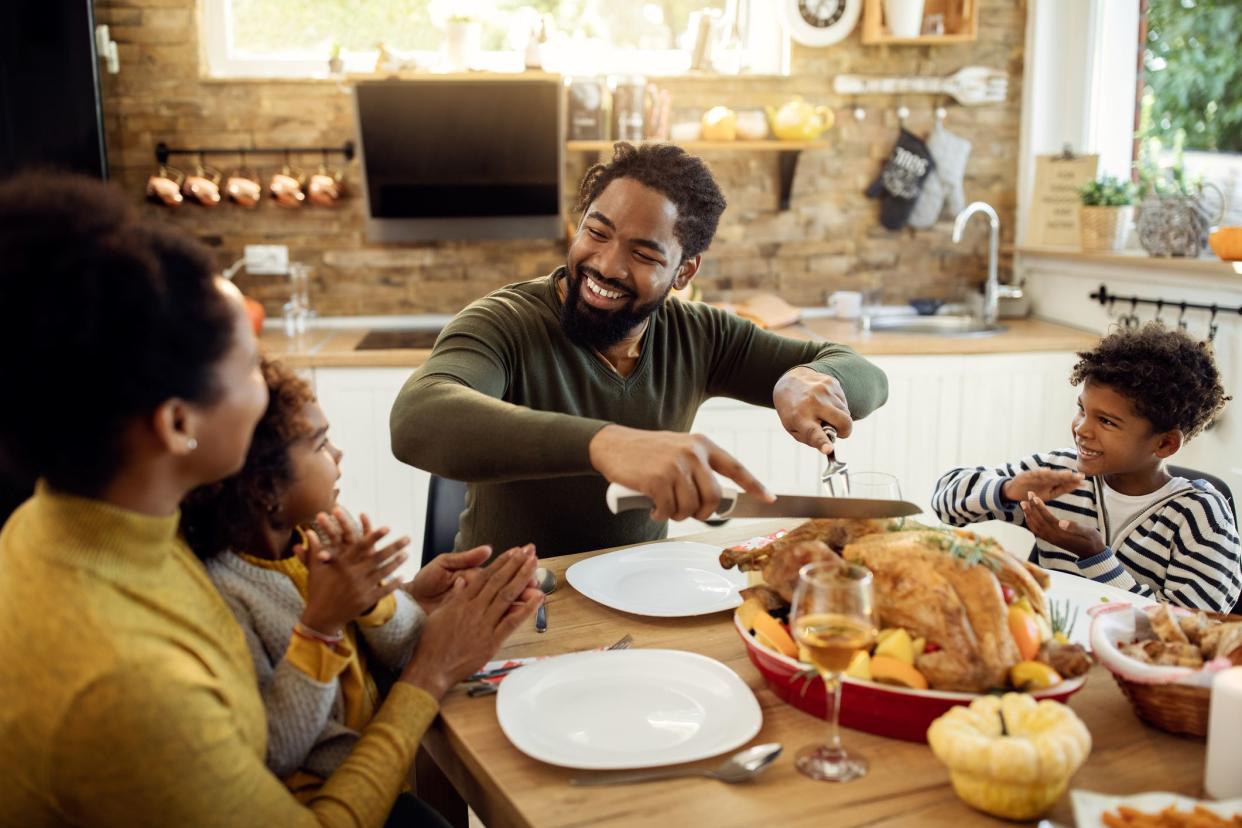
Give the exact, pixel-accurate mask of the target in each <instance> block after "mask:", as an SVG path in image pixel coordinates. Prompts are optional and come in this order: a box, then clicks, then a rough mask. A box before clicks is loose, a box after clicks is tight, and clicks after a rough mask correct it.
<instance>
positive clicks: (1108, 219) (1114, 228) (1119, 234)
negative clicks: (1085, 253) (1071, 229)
mask: <svg viewBox="0 0 1242 828" xmlns="http://www.w3.org/2000/svg"><path fill="white" fill-rule="evenodd" d="M1081 210H1082V212H1081V213H1080V214H1079V225H1080V228H1081V230H1082V249H1083V250H1104V251H1112V250H1121V249H1123V248H1124V247H1125V246H1126V236H1127V235H1128V234H1129V232H1130V219H1131V218H1132V217H1133V215H1134V207H1132V206H1130V205H1126V206H1125V207H1088V206H1086V205H1083V206H1082V207H1081Z"/></svg>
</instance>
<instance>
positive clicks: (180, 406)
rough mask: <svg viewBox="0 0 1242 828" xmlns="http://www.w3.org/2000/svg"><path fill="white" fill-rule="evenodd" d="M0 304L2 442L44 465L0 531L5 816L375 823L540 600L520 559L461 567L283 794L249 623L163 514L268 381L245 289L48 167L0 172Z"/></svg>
mask: <svg viewBox="0 0 1242 828" xmlns="http://www.w3.org/2000/svg"><path fill="white" fill-rule="evenodd" d="M0 307H4V308H6V309H7V310H8V311H9V312H8V314H7V316H8V318H7V320H6V323H5V325H3V326H0V383H2V384H3V387H4V389H5V396H6V400H5V404H4V405H0V456H2V457H3V460H4V465H6V466H8V467H10V468H15V469H17V470H19V471H21V472H23V473H25V474H28V475H30V476H31V477H32V478H33V477H37V478H38V479H39V484H38V487H37V490H36V493H35V495H34V497H32V498H31V499H30V500H28V501H27V502H26V503H24V504H23V505H22V506H20V507H19V508H18V509H17V510H16V511H15V512H14V513H13V515H12V516H11V517H10V518H9V520H8V522H7V523H6V524H5V525H4V528H3V529H2V530H0V652H4V653H6V654H8V656H7V657H6V658H5V659H3V661H2V662H0V698H2V699H4V704H3V705H0V803H3V805H2V806H0V825H3V826H9V825H12V826H23V827H24V828H40V827H41V826H53V825H89V826H147V825H150V826H168V825H178V826H191V825H193V826H211V825H220V826H246V825H255V826H265V828H266V826H299V825H307V826H310V825H349V826H378V825H382V824H383V823H384V820H385V817H386V815H387V813H388V811H389V809H390V808H391V807H392V804H393V801H394V799H395V798H396V796H397V793H398V792H399V791H400V789H401V787H402V784H403V781H404V779H405V777H406V774H407V771H408V769H409V766H410V764H411V761H412V759H413V757H414V753H415V750H416V749H417V745H418V741H419V739H420V738H421V736H422V733H423V732H424V730H425V729H426V727H427V725H428V724H429V723H430V721H431V720H432V718H434V716H435V714H436V711H437V709H438V700H439V698H440V697H442V696H443V694H444V693H445V692H446V691H447V689H448V688H449V687H450V686H452V684H454V683H455V682H456V681H458V680H459V679H460V678H462V677H464V676H465V675H468V674H469V673H470V672H472V671H474V670H475V669H477V668H478V667H479V666H480V665H481V664H482V663H483V662H485V661H486V660H487V659H488V658H489V657H490V656H491V655H492V654H493V653H494V652H495V650H496V649H497V648H498V647H499V645H500V644H501V643H502V642H503V640H504V639H505V638H506V637H507V636H508V634H509V633H510V632H511V631H512V630H513V629H515V628H516V627H517V626H518V625H519V624H520V623H522V621H523V620H524V619H525V618H527V617H529V615H530V614H531V613H532V612H533V611H534V608H535V607H536V606H537V604H538V603H539V600H540V595H539V593H538V591H537V590H533V589H531V588H530V586H529V583H530V578H531V575H532V574H533V570H534V566H535V561H534V559H533V557H532V556H530V555H529V554H525V553H524V552H523V551H522V550H515V551H514V552H511V553H506V554H505V555H504V556H502V557H501V558H500V559H499V560H498V561H497V562H496V563H494V564H493V565H492V566H491V567H489V568H488V569H487V570H484V571H483V573H482V574H481V576H480V577H477V578H473V579H470V580H469V582H468V583H467V582H465V581H464V580H463V581H462V582H460V583H458V584H457V585H456V586H455V587H454V589H453V590H452V592H451V594H450V595H449V597H448V598H447V599H446V600H445V601H444V603H443V605H442V606H441V607H440V608H439V609H438V610H437V611H436V612H435V613H434V614H433V616H432V617H430V618H428V620H427V623H426V625H425V627H424V629H423V633H422V636H421V637H420V640H419V644H418V649H417V651H416V655H415V657H414V658H413V659H411V660H410V662H409V664H408V666H407V668H406V669H405V670H404V671H403V672H402V674H401V676H400V678H399V680H398V681H397V682H396V684H395V685H394V687H393V688H392V690H391V691H390V692H389V695H388V697H387V699H386V700H385V701H384V703H383V704H382V705H380V706H379V708H378V710H377V711H376V712H375V715H374V717H373V718H372V720H371V722H370V724H369V725H368V726H367V728H366V729H365V731H364V732H363V734H362V736H361V738H360V739H359V740H358V742H357V744H356V746H355V748H354V750H353V751H352V753H351V754H350V755H349V756H348V758H346V759H345V761H344V762H343V763H342V764H341V765H340V767H339V769H338V770H337V771H336V772H335V773H334V774H332V776H331V777H330V778H329V779H328V780H327V781H326V782H325V784H324V785H323V787H322V788H321V789H320V790H319V791H318V793H317V794H316V795H315V797H314V798H313V799H312V800H311V801H310V802H309V803H308V805H306V806H304V805H302V804H299V803H298V802H297V800H295V799H294V798H293V796H292V795H291V794H290V793H289V791H288V790H287V789H286V788H285V786H284V785H282V784H281V782H280V780H279V779H277V778H276V777H275V776H273V775H272V774H271V773H270V772H269V771H268V770H267V768H266V767H265V766H264V756H265V753H266V740H267V728H266V722H265V718H264V711H263V703H262V700H261V698H260V696H259V691H258V685H257V682H256V678H255V672H254V667H253V664H252V663H251V659H250V654H249V652H248V650H247V647H246V642H245V638H244V636H243V634H242V631H241V629H240V628H239V627H238V625H237V623H236V621H235V620H234V618H233V616H232V614H231V613H230V612H229V609H228V606H227V605H226V604H225V603H224V601H223V600H222V599H221V598H220V596H219V594H218V593H217V592H216V590H215V589H214V588H213V586H212V584H211V582H210V580H208V578H207V575H206V572H205V571H204V569H203V566H202V564H201V563H199V561H198V560H197V559H196V558H195V557H194V556H193V555H192V554H191V552H190V551H189V549H187V548H186V546H185V544H184V543H183V542H182V541H181V540H180V539H179V538H178V536H177V524H178V503H179V502H180V501H181V499H182V498H183V497H184V496H185V494H186V493H187V492H188V491H190V490H191V489H193V488H194V487H196V486H199V485H201V484H204V483H208V482H211V481H213V480H217V479H220V478H222V477H225V476H227V475H229V474H231V473H233V472H235V471H237V469H239V468H240V467H241V465H242V462H243V459H244V457H245V454H246V450H247V447H248V445H249V441H250V435H251V432H252V430H253V428H254V425H255V423H256V422H257V421H258V418H259V416H260V414H261V413H262V411H263V409H264V406H265V404H266V402H267V394H266V390H265V386H264V382H263V377H262V376H261V374H260V373H259V354H258V348H257V343H256V340H255V338H254V335H253V333H252V332H251V330H250V328H249V322H248V319H247V317H246V314H245V311H244V307H243V305H242V301H241V296H240V294H239V293H238V292H237V290H236V289H235V288H234V287H233V286H232V285H230V284H229V283H227V282H225V281H223V280H220V279H218V278H213V277H212V275H211V265H210V262H209V260H208V258H207V256H206V254H205V253H204V252H203V251H202V250H201V249H200V248H198V247H197V246H196V245H194V244H192V243H189V242H187V241H185V240H183V238H181V237H180V236H179V235H177V234H174V233H173V232H172V231H169V230H163V229H160V228H157V227H154V226H145V225H141V224H139V223H137V222H136V221H135V220H134V218H133V217H132V215H131V213H130V211H129V210H128V208H127V207H126V205H125V201H124V196H123V195H122V194H121V193H120V192H118V191H115V190H112V189H110V188H108V187H106V186H105V185H103V184H100V183H98V182H89V181H87V180H84V179H81V180H79V179H74V180H68V179H51V178H49V177H48V176H46V175H45V176H40V177H37V178H36V177H22V178H17V179H12V180H10V181H8V182H6V183H4V184H0ZM16 654H20V656H18V655H16Z"/></svg>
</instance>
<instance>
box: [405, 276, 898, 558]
mask: <svg viewBox="0 0 1242 828" xmlns="http://www.w3.org/2000/svg"><path fill="white" fill-rule="evenodd" d="M563 275H564V270H563V269H560V270H557V271H556V272H554V273H552V274H551V275H549V276H546V277H544V278H542V279H535V280H533V281H530V282H522V283H520V284H516V285H510V286H508V287H505V288H502V289H501V290H498V291H496V292H495V293H492V294H491V295H489V296H487V297H484V298H483V299H480V300H478V301H477V302H474V303H473V304H471V305H470V306H469V307H467V308H466V309H465V310H463V311H462V312H461V313H460V314H458V315H457V317H456V318H455V319H454V320H453V321H452V322H450V323H449V325H448V326H447V327H446V328H445V329H444V332H443V333H442V334H441V335H440V338H439V339H438V340H437V342H436V345H435V348H434V350H433V351H432V353H431V357H430V358H429V359H428V360H427V363H426V364H425V365H424V366H423V367H422V368H421V369H420V370H419V371H418V372H417V373H416V374H415V375H414V376H413V377H411V378H410V380H409V381H408V382H406V384H405V387H404V388H402V389H401V393H400V394H399V395H398V396H397V400H396V403H395V404H394V405H393V409H392V416H391V420H390V425H391V429H392V449H393V453H394V454H395V455H396V456H397V458H398V459H400V460H402V461H403V462H406V463H409V464H410V465H412V466H417V467H418V468H421V469H425V470H427V471H430V472H432V473H433V474H438V475H440V476H442V477H447V478H450V479H453V480H464V481H467V482H468V483H469V484H470V486H469V492H468V495H467V499H466V503H467V505H466V511H465V512H464V513H463V514H462V517H461V526H460V530H459V532H458V535H457V542H456V547H457V548H458V549H468V548H471V547H473V546H477V545H479V544H484V543H488V544H491V545H492V546H493V548H495V549H496V550H502V549H506V548H508V547H510V546H516V545H518V544H523V543H534V544H535V545H536V548H537V549H538V551H539V555H540V556H541V557H548V556H553V555H566V554H571V553H574V552H582V551H586V550H589V549H598V548H601V547H607V546H618V545H621V544H627V543H637V542H641V541H645V540H654V539H658V538H662V537H664V535H665V532H666V530H667V524H666V523H664V522H660V523H656V522H653V521H652V520H650V518H649V516H648V514H647V513H646V512H642V511H638V512H625V513H622V514H620V515H612V514H611V513H609V511H608V508H607V507H606V506H605V505H604V492H605V490H606V489H607V487H608V483H607V481H606V480H604V478H603V477H602V476H600V475H599V474H598V473H597V472H596V471H595V470H594V469H593V468H592V467H591V462H590V458H589V451H588V445H589V443H590V441H591V438H592V437H594V436H595V433H596V432H597V431H599V430H600V429H601V428H603V427H604V426H606V425H608V424H610V423H619V424H621V425H624V426H629V427H631V428H641V429H651V430H662V431H680V432H686V431H689V429H690V425H691V423H693V422H694V416H695V413H696V412H697V411H698V409H699V406H700V405H702V403H703V401H704V400H706V399H708V398H709V397H732V398H734V399H737V400H742V401H743V402H748V403H751V404H753V405H763V406H768V407H771V405H772V388H773V386H774V385H775V384H776V381H777V380H778V379H779V378H780V376H781V375H782V374H784V373H785V372H786V371H788V370H789V369H790V368H794V367H796V366H799V365H805V366H807V367H810V368H813V369H814V370H816V371H819V372H820V373H823V374H830V375H832V376H834V377H836V378H837V379H838V380H839V381H840V383H841V386H842V388H843V389H844V391H845V395H846V399H848V400H849V406H850V414H851V415H852V416H853V417H854V418H855V419H858V418H860V417H864V416H866V415H867V414H869V413H871V412H872V411H874V410H875V409H876V408H878V407H879V406H880V405H882V404H883V403H884V401H885V398H886V397H887V394H888V382H887V380H886V379H885V377H884V373H883V372H882V371H880V369H878V368H876V367H875V366H874V365H872V364H871V363H869V362H868V361H867V360H865V359H863V358H862V357H860V356H859V355H858V354H856V353H855V352H854V351H853V350H851V349H850V348H847V347H845V346H843V345H833V344H829V343H824V342H799V341H796V340H793V339H788V338H786V337H782V336H778V335H776V334H773V333H770V332H768V331H764V330H761V329H760V328H758V327H756V326H755V325H754V324H752V323H751V322H749V321H746V320H744V319H741V318H740V317H737V316H734V315H733V314H730V313H727V312H725V311H722V310H719V309H717V308H712V307H709V306H707V305H703V304H698V303H687V302H682V301H679V300H677V299H671V298H670V299H669V300H668V301H666V302H664V303H663V304H662V305H661V306H660V308H659V310H657V311H656V312H655V313H654V314H653V315H652V316H651V321H650V324H649V325H648V327H647V331H646V333H645V334H644V336H643V339H642V343H641V348H642V354H641V356H640V357H639V359H638V363H637V365H636V366H635V367H634V370H633V371H632V372H631V373H630V375H629V376H621V375H620V374H618V373H617V372H616V371H615V370H614V369H613V368H612V367H611V366H610V365H608V364H607V363H606V362H605V361H604V360H603V359H602V358H601V357H600V356H599V354H597V353H596V352H595V351H593V350H591V349H590V348H585V347H582V346H580V345H577V344H575V343H574V342H572V341H570V339H569V338H568V337H567V336H566V335H565V332H564V330H563V329H562V327H561V323H560V305H561V302H560V298H559V296H558V294H557V289H556V282H557V280H558V279H560V278H562V277H563ZM707 436H709V437H710V436H711V435H707ZM790 439H792V438H790ZM807 450H808V451H810V450H811V449H807ZM444 551H447V550H444Z"/></svg>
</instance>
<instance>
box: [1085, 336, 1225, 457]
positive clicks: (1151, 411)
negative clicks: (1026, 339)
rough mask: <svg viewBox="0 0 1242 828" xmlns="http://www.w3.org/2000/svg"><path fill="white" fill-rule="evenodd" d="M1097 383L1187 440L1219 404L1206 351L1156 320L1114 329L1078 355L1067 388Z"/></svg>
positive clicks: (1220, 394)
mask: <svg viewBox="0 0 1242 828" xmlns="http://www.w3.org/2000/svg"><path fill="white" fill-rule="evenodd" d="M1087 381H1091V382H1097V383H1099V384H1100V385H1107V386H1108V387H1109V388H1111V389H1113V390H1114V391H1116V392H1117V393H1118V394H1121V395H1122V396H1124V397H1126V398H1127V399H1129V400H1130V403H1131V404H1132V405H1133V406H1134V410H1135V411H1136V412H1138V414H1139V415H1140V416H1142V417H1144V418H1146V419H1147V420H1149V421H1150V422H1151V424H1152V427H1153V428H1154V429H1155V430H1156V431H1158V432H1159V431H1172V430H1173V429H1175V428H1176V429H1180V430H1181V432H1182V433H1183V434H1184V435H1185V437H1186V439H1187V440H1189V439H1190V438H1191V437H1194V436H1195V435H1196V434H1198V433H1199V432H1201V431H1202V430H1203V429H1204V428H1205V427H1206V426H1207V425H1208V424H1209V423H1211V422H1212V421H1213V420H1215V419H1216V417H1217V416H1218V415H1219V414H1220V412H1221V410H1222V409H1224V407H1225V403H1226V402H1228V401H1229V400H1231V399H1233V398H1232V397H1228V396H1226V395H1225V389H1224V388H1223V387H1222V386H1221V384H1220V372H1219V371H1218V370H1217V369H1216V360H1215V359H1214V358H1213V356H1212V350H1211V347H1210V346H1209V345H1208V343H1206V342H1198V341H1196V340H1194V339H1191V338H1190V337H1189V336H1187V335H1186V333H1185V332H1183V331H1172V330H1169V329H1167V328H1165V327H1164V325H1162V324H1161V323H1159V322H1149V323H1147V324H1146V325H1144V326H1143V327H1142V328H1139V329H1138V330H1131V331H1118V332H1116V333H1112V334H1109V335H1108V336H1106V337H1104V338H1103V339H1101V340H1100V344H1099V345H1096V346H1095V348H1093V349H1092V350H1090V351H1084V352H1082V353H1080V354H1079V355H1078V363H1077V364H1076V365H1075V366H1074V370H1073V371H1072V372H1071V373H1070V384H1071V385H1078V384H1079V383H1082V382H1087Z"/></svg>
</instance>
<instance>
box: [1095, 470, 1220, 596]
mask: <svg viewBox="0 0 1242 828" xmlns="http://www.w3.org/2000/svg"><path fill="white" fill-rule="evenodd" d="M1119 551H1120V554H1118V552H1116V551H1114V550H1113V549H1112V548H1105V549H1104V551H1102V552H1100V553H1099V554H1097V555H1094V556H1092V557H1090V558H1084V559H1081V560H1079V561H1078V567H1079V569H1080V570H1081V571H1082V574H1083V575H1085V576H1086V577H1088V578H1091V579H1092V580H1096V581H1101V582H1103V583H1107V584H1109V585H1110V586H1116V587H1120V588H1121V589H1128V590H1130V591H1131V592H1135V593H1138V594H1140V595H1146V596H1148V597H1153V598H1156V599H1158V600H1160V601H1167V602H1169V603H1172V604H1175V605H1177V606H1180V607H1186V608H1187V609H1202V610H1208V611H1210V612H1230V611H1232V609H1233V606H1234V604H1235V603H1237V601H1238V596H1239V593H1240V592H1242V563H1240V561H1242V558H1240V555H1239V546H1238V533H1237V527H1236V526H1235V525H1234V520H1233V512H1232V510H1231V509H1230V508H1229V504H1228V503H1227V502H1226V501H1225V499H1224V497H1222V496H1221V495H1220V494H1219V493H1217V492H1215V491H1203V490H1196V491H1194V492H1190V493H1189V494H1187V495H1186V496H1184V497H1179V498H1177V499H1176V500H1173V501H1171V502H1170V503H1168V504H1167V505H1166V506H1165V507H1164V508H1162V509H1161V510H1160V511H1159V512H1157V513H1156V514H1155V515H1154V516H1152V517H1151V518H1150V519H1148V520H1147V521H1145V522H1144V524H1143V525H1142V526H1140V527H1138V528H1137V529H1135V530H1134V531H1133V532H1131V533H1130V535H1129V536H1128V537H1126V538H1125V539H1123V541H1122V544H1121V546H1120V547H1119ZM1166 561H1167V563H1166ZM1160 569H1163V577H1161V576H1159V575H1158V574H1157V573H1158V572H1159V571H1160ZM1134 573H1137V574H1139V575H1141V576H1142V578H1143V580H1144V581H1147V582H1149V583H1154V584H1158V585H1159V587H1158V588H1153V587H1151V586H1150V585H1149V583H1144V582H1143V581H1140V580H1137V579H1136V578H1135V577H1134Z"/></svg>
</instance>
